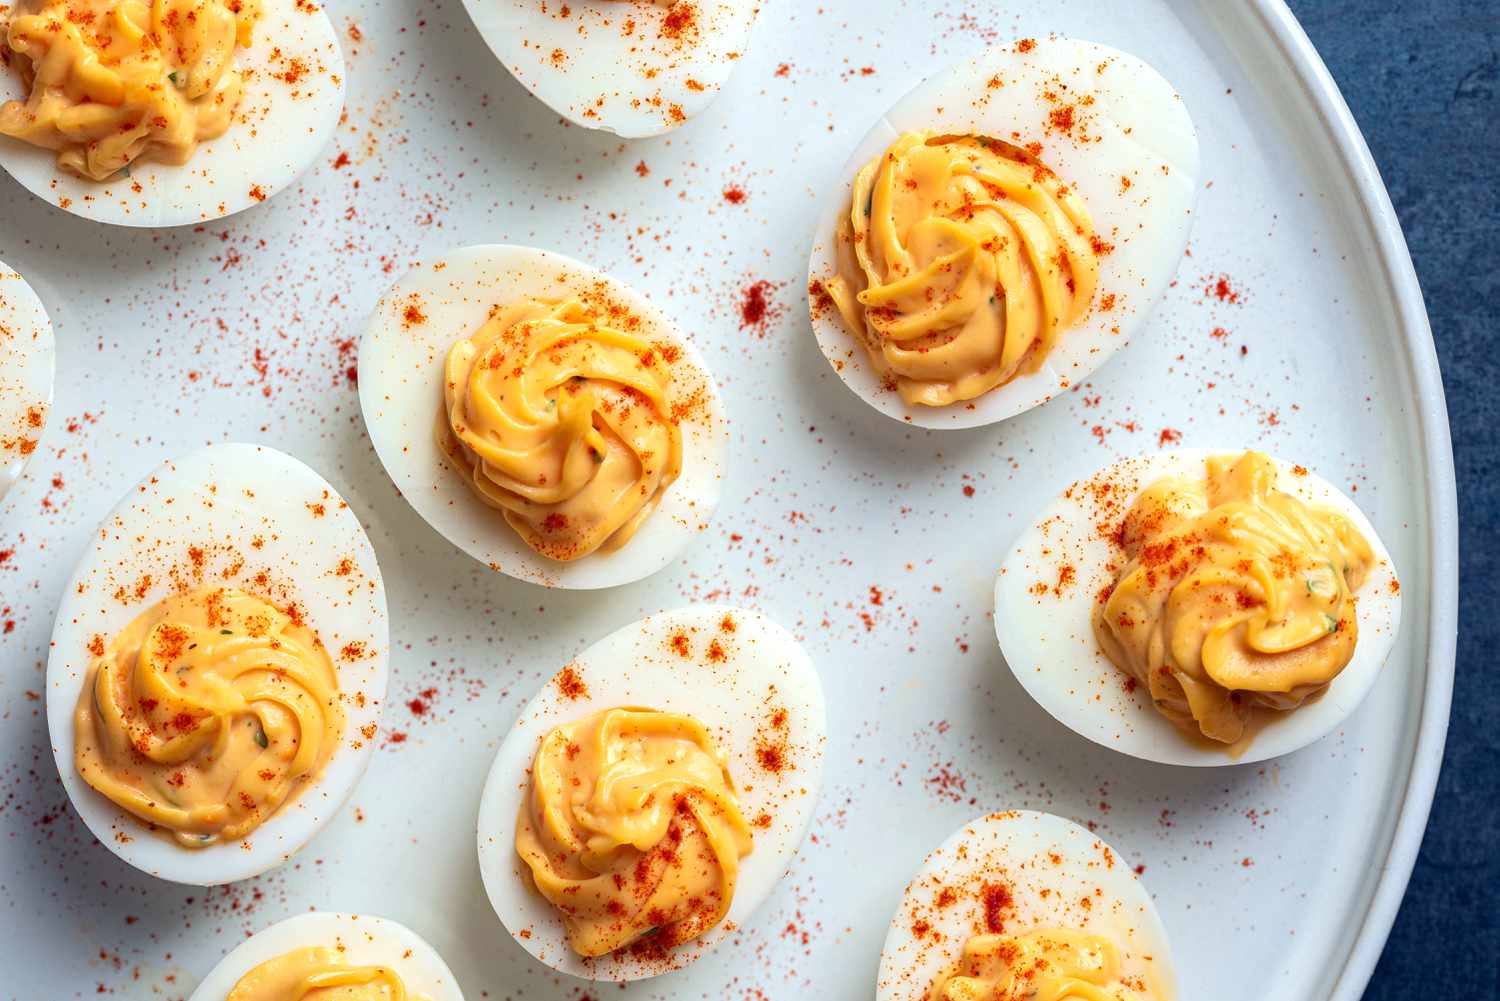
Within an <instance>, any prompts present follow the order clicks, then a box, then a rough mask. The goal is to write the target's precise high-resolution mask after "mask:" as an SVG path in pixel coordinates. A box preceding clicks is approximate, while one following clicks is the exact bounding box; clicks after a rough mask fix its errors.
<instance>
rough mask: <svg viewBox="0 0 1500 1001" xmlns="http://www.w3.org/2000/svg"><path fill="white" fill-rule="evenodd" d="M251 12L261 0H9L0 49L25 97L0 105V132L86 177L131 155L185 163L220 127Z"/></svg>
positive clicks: (106, 172)
mask: <svg viewBox="0 0 1500 1001" xmlns="http://www.w3.org/2000/svg"><path fill="white" fill-rule="evenodd" d="M259 13H260V6H259V0H16V3H15V5H14V6H13V7H12V8H11V9H10V13H9V16H8V18H7V19H6V20H5V21H4V22H3V23H4V26H5V36H4V41H5V45H4V48H3V49H0V54H3V55H4V56H5V57H7V58H6V62H8V63H9V64H11V65H12V66H14V67H15V68H16V70H18V71H19V72H20V74H21V79H22V82H23V83H24V85H25V86H26V89H27V91H28V96H27V98H26V99H25V100H24V101H8V102H6V103H5V104H4V105H3V106H0V135H7V136H11V137H13V138H16V139H20V140H22V141H24V142H28V143H31V144H32V145H34V146H41V147H44V148H46V149H50V150H55V151H56V152H57V163H58V166H59V167H60V168H62V169H63V170H65V171H68V172H70V173H73V174H77V175H79V176H81V177H86V178H90V179H92V180H95V181H104V180H108V179H109V178H110V177H112V176H114V175H115V174H116V173H118V172H119V171H121V170H124V169H127V168H128V167H129V166H130V164H132V163H134V162H136V161H137V160H157V161H161V162H163V163H169V164H183V163H187V162H188V160H189V159H191V158H192V155H193V152H194V150H196V149H197V147H198V144H199V143H202V142H207V141H208V140H211V139H217V138H218V137H219V136H221V135H223V134H224V133H225V132H226V131H227V130H228V129H229V124H230V120H231V117H232V115H233V113H234V109H235V106H236V105H237V104H238V103H239V101H240V97H241V95H242V92H243V89H244V86H243V80H242V79H241V75H240V73H239V71H238V70H237V69H236V68H235V64H234V57H235V50H236V48H243V47H248V46H249V44H250V31H251V27H252V25H253V24H254V22H255V20H256V18H257V17H258V16H259Z"/></svg>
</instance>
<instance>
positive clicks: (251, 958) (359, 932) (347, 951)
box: [188, 911, 464, 1001]
mask: <svg viewBox="0 0 1500 1001" xmlns="http://www.w3.org/2000/svg"><path fill="white" fill-rule="evenodd" d="M316 946H324V947H328V948H337V949H341V950H342V953H341V954H342V956H343V957H344V959H345V960H346V961H347V962H348V964H349V965H350V966H388V967H390V968H391V969H393V970H395V971H396V975H397V976H399V977H400V978H401V981H402V983H403V984H404V985H405V986H406V992H407V997H408V998H411V997H413V996H415V997H421V998H424V1001H464V995H463V991H461V990H459V988H458V981H457V980H456V979H455V978H454V976H453V971H451V970H449V969H448V964H446V963H444V962H443V957H441V956H439V955H438V954H437V950H436V949H434V948H433V947H432V946H430V945H428V944H427V942H426V940H424V939H423V938H422V936H420V935H418V934H417V933H416V932H414V931H412V930H411V929H410V928H407V927H406V926H405V925H401V924H397V923H396V922H394V921H391V920H390V919H388V918H377V917H374V916H373V915H369V914H335V913H333V912H331V911H313V912H311V913H309V914H299V915H297V916H296V917H293V918H287V919H286V920H285V921H278V922H277V923H276V924H274V925H271V926H270V927H269V928H264V929H262V930H261V931H258V932H256V933H255V934H254V935H252V936H250V938H248V939H246V940H245V941H244V942H241V943H240V944H239V945H238V946H236V947H235V949H234V950H233V951H232V952H230V953H229V954H228V955H227V956H225V957H224V958H223V959H221V960H219V963H218V965H217V966H215V967H214V968H213V970H211V971H210V972H209V974H208V976H206V977H204V978H203V981H202V982H201V983H200V984H199V985H198V989H197V990H195V991H193V993H192V995H191V996H190V997H189V998H188V1001H224V999H225V998H226V997H228V996H229V992H230V991H231V990H232V989H233V988H234V985H235V984H237V983H239V980H240V978H241V977H243V976H244V975H245V974H247V973H249V972H250V971H251V970H253V969H255V968H256V967H257V966H259V965H260V964H261V963H264V962H267V961H268V960H272V959H275V958H276V957H278V956H284V955H286V954H287V953H289V952H295V951H297V950H298V949H309V948H313V947H316Z"/></svg>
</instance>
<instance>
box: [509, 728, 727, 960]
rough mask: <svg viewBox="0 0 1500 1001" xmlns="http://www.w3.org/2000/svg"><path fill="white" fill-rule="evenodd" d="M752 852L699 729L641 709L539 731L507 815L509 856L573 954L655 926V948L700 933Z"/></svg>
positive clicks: (604, 949) (721, 911) (716, 915)
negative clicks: (511, 829)
mask: <svg viewBox="0 0 1500 1001" xmlns="http://www.w3.org/2000/svg"><path fill="white" fill-rule="evenodd" d="M750 849H751V835H750V827H749V825H748V824H747V823H746V822H745V817H744V815H743V814H742V813H741V812H740V806H739V801H738V799H737V798H736V793H735V788H734V782H733V780H732V779H731V778H730V777H729V769H728V766H727V765H726V763H725V758H724V755H723V754H722V753H721V752H720V751H719V750H718V749H717V748H716V747H715V746H714V742H713V739H712V738H711V737H710V736H709V734H708V731H707V730H706V729H705V728H704V726H703V724H702V723H700V722H698V721H697V720H695V719H693V718H692V717H690V716H683V715H679V714H676V713H666V712H657V711H655V710H651V709H635V708H621V709H608V710H605V711H604V712H600V713H596V714H594V715H592V716H589V717H587V718H585V719H582V720H579V721H578V722H576V723H569V724H567V725H564V726H560V727H558V728H557V729H555V730H553V731H552V732H551V733H549V734H547V736H546V737H545V738H543V740H542V743H541V746H540V747H539V748H538V750H537V754H536V760H535V761H534V763H533V764H532V768H531V791H530V795H529V796H528V798H527V802H526V803H525V804H524V805H523V806H522V807H521V814H520V817H519V819H518V820H517V822H516V852H517V853H518V854H519V855H520V856H521V859H522V861H524V862H525V863H526V865H527V867H528V868H529V869H530V871H531V878H532V883H533V884H534V885H535V887H536V889H537V891H538V892H540V893H541V895H542V896H543V897H545V898H546V899H547V900H548V901H549V902H551V903H552V905H553V906H555V907H556V908H557V909H558V910H559V911H560V912H561V913H562V916H563V921H564V922H565V923H566V926H567V932H568V943H569V944H570V945H571V946H572V947H573V949H574V951H575V952H577V953H578V954H579V955H581V956H602V955H604V954H605V953H609V952H613V951H614V950H616V949H620V948H624V947H625V946H629V945H631V944H632V943H635V942H637V941H638V940H641V939H642V938H643V936H645V935H647V934H648V933H653V932H654V935H653V936H652V940H651V941H652V944H653V945H654V946H660V947H661V948H670V947H672V946H675V945H678V944H680V943H682V942H686V941H688V940H689V939H693V938H696V937H697V936H699V935H702V934H703V933H704V932H706V931H708V930H709V929H711V928H713V927H714V926H715V925H717V924H718V923H719V922H720V921H722V920H723V919H724V915H725V914H726V913H727V912H728V910H729V905H730V901H731V900H732V898H733V897H734V888H735V883H736V880H737V879H738V876H739V867H740V859H741V858H742V857H743V856H745V855H748V854H749V853H750Z"/></svg>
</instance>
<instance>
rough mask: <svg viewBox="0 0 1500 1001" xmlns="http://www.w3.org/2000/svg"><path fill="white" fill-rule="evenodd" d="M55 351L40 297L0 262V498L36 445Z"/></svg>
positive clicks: (49, 393) (49, 400)
mask: <svg viewBox="0 0 1500 1001" xmlns="http://www.w3.org/2000/svg"><path fill="white" fill-rule="evenodd" d="M56 354H57V345H56V341H55V338H54V336H53V333H52V321H51V320H50V319H48V318H47V310H46V309H45V308H43V306H42V301H41V300H40V299H39V298H37V294H36V292H35V291H34V290H33V289H32V287H31V286H30V285H28V284H27V283H26V279H24V278H22V277H21V276H20V275H19V274H17V273H16V272H15V271H14V270H13V269H12V268H10V267H9V266H7V265H6V264H5V263H4V262H0V498H4V497H5V494H6V492H7V491H8V490H10V488H11V487H12V486H14V485H15V482H16V481H17V480H18V479H20V478H21V472H22V470H23V469H24V468H25V466H26V463H27V462H28V461H29V460H30V458H31V456H32V455H33V454H34V453H35V452H36V450H37V447H38V446H39V445H40V443H41V440H42V432H43V431H44V430H46V426H47V414H48V412H49V411H50V410H51V408H52V382H53V374H54V369H55V368H56Z"/></svg>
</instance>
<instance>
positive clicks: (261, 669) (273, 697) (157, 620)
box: [74, 588, 344, 848]
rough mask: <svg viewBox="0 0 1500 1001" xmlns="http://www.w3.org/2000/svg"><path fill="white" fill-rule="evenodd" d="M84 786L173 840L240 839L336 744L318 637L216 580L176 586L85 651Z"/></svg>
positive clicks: (317, 769) (192, 843)
mask: <svg viewBox="0 0 1500 1001" xmlns="http://www.w3.org/2000/svg"><path fill="white" fill-rule="evenodd" d="M74 724H75V746H74V760H75V762H76V765H77V768H78V774H79V775H80V776H81V777H82V778H83V779H84V781H86V782H87V783H88V784H89V785H91V786H93V787H94V788H95V789H97V790H98V791H99V792H100V793H102V794H104V795H105V796H107V797H108V798H109V799H111V800H112V801H114V802H115V803H116V804H117V805H118V806H120V807H121V808H122V809H124V810H127V811H129V812H130V813H132V814H134V815H135V816H136V817H138V818H140V819H141V820H142V821H144V822H145V823H147V824H148V825H150V826H152V827H155V828H159V829H161V830H163V831H166V832H168V833H169V834H171V835H172V836H173V837H174V838H175V839H176V840H177V842H178V843H180V844H182V845H184V846H186V847H189V848H199V847H203V846H205V845H209V844H214V843H218V842H224V841H234V840H237V839H240V838H243V837H245V836H246V835H247V834H249V833H250V832H251V831H253V830H254V829H255V828H257V827H259V826H260V825H261V824H263V823H265V822H266V821H267V820H268V819H269V818H270V817H271V816H272V815H274V814H275V813H276V811H277V810H279V809H280V808H281V807H282V806H283V805H284V804H285V803H286V802H287V801H288V800H289V799H291V798H292V797H293V796H294V795H295V794H296V793H297V792H298V791H299V790H300V789H301V788H302V787H303V786H304V785H306V784H307V783H309V782H310V781H311V780H313V779H315V778H316V777H317V776H318V775H319V774H320V773H321V772H322V770H323V768H324V766H325V765H326V764H327V763H328V760H329V758H330V757H331V756H332V755H333V753H334V750H335V748H336V747H337V746H338V742H339V736H340V733H341V731H342V729H343V724H344V712H343V709H342V707H341V706H340V704H339V694H338V677H337V675H336V673H335V671H334V667H333V663H332V661H331V660H330V659H329V657H328V653H327V652H326V651H325V650H324V649H323V646H322V644H321V643H320V642H319V641H318V637H317V635H316V634H315V633H314V632H313V631H312V629H311V628H309V627H308V626H307V625H306V624H305V623H303V622H301V621H299V620H297V619H294V618H293V617H292V616H291V615H288V614H287V613H286V612H284V611H282V610H280V609H279V608H277V607H276V606H274V605H272V604H270V603H269V602H267V601H264V600H262V599H260V598H257V597H255V596H253V595H250V594H246V593H245V592H243V591H237V590H233V589H229V588H216V589H200V590H196V591H192V592H189V593H184V594H179V595H175V596H173V597H171V598H168V599H166V600H165V601H163V602H161V603H160V604H158V605H156V606H155V607H153V608H151V609H149V610H148V611H146V612H144V613H143V614H141V615H140V616H138V617H137V618H136V619H135V620H134V621H133V622H131V623H130V624H129V625H128V626H126V627H125V629H124V630H123V631H122V632H121V633H120V634H119V635H118V636H116V637H114V639H112V640H111V641H110V642H109V644H108V645H107V646H105V647H104V648H103V651H102V653H100V654H99V655H98V656H96V657H95V658H94V660H93V661H92V663H91V664H90V665H89V669H88V674H87V676H86V678H85V680H84V685H83V691H82V693H81V694H80V696H79V699H78V706H77V709H76V710H75V712H74Z"/></svg>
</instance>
